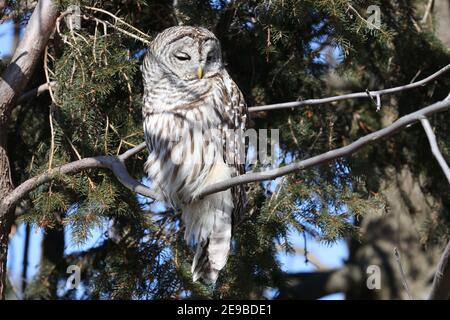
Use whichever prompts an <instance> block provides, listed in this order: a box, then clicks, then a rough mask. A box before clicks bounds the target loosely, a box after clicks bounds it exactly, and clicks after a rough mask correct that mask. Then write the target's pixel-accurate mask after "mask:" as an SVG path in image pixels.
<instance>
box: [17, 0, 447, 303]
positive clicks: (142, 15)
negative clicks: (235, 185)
mask: <svg viewBox="0 0 450 320" xmlns="http://www.w3.org/2000/svg"><path fill="white" fill-rule="evenodd" d="M418 3H420V1H409V0H403V1H388V0H377V1H371V3H370V4H371V5H378V6H379V7H380V8H381V12H382V16H381V19H382V24H381V26H380V28H379V29H377V28H375V29H370V28H368V22H367V21H366V20H367V16H368V15H367V12H366V9H367V6H368V4H367V2H366V1H357V0H352V1H350V0H335V1H325V0H320V1H317V0H316V1H308V0H304V1H303V0H302V1H294V0H285V1H278V0H277V1H275V0H274V1H270V0H265V1H234V2H233V1H225V0H216V1H206V0H186V1H178V6H177V8H173V6H172V1H164V0H155V1H144V0H139V1H89V0H82V1H71V0H64V1H61V2H60V5H61V9H62V11H64V10H66V8H67V7H68V6H69V5H70V4H80V5H81V8H82V9H81V12H82V14H83V15H85V18H84V19H82V28H81V29H80V30H73V31H71V30H70V29H69V28H68V27H67V25H66V24H65V23H64V22H63V21H61V24H60V27H61V33H60V34H59V33H55V35H54V37H53V39H52V41H51V43H50V44H49V47H48V55H47V58H48V65H47V67H48V72H49V78H50V79H49V80H52V81H57V83H58V86H57V87H56V89H55V90H53V92H52V98H50V97H48V96H41V97H39V98H37V99H34V100H32V101H29V102H27V103H24V104H23V105H22V106H20V107H18V108H16V109H15V110H14V117H15V121H14V122H13V123H14V127H13V128H11V130H10V131H11V137H12V138H11V139H10V141H11V147H10V150H11V151H12V154H11V159H13V163H12V165H13V168H14V170H13V172H15V176H14V177H13V179H14V181H17V182H20V181H23V180H24V179H26V178H27V177H29V176H34V175H36V174H38V173H41V172H44V171H45V170H47V169H48V168H49V166H51V167H55V166H58V165H61V164H64V163H68V162H70V161H75V160H78V159H79V158H84V157H89V156H96V155H102V154H107V155H113V154H120V153H122V152H124V151H125V150H127V149H128V148H129V147H130V146H134V145H137V144H139V143H141V141H142V140H143V132H142V118H141V96H142V82H141V76H140V72H139V65H140V61H141V59H142V57H143V55H144V54H145V44H144V43H143V42H141V41H138V40H136V39H134V38H132V37H130V36H128V35H127V34H126V32H130V33H133V34H135V33H136V32H135V31H134V30H133V29H131V28H130V27H128V26H126V25H125V24H122V23H120V22H117V21H114V19H113V18H112V17H111V16H108V15H107V14H105V13H102V12H96V11H93V10H90V9H88V8H86V7H84V6H90V7H93V6H95V7H96V8H102V9H104V10H107V11H109V12H111V13H115V14H117V16H119V17H120V18H121V19H123V21H126V23H128V24H130V25H131V26H134V27H136V28H138V29H140V30H142V31H143V32H145V33H146V34H148V35H149V36H148V38H146V39H145V38H144V39H145V40H148V39H150V40H151V39H152V38H153V37H154V36H155V35H156V34H157V33H158V32H159V31H161V30H163V29H164V28H166V27H169V26H171V25H174V24H175V23H176V22H177V21H178V22H180V23H183V24H187V25H201V26H205V27H207V28H209V29H211V30H213V31H214V32H215V33H216V34H217V36H218V37H219V39H220V40H221V44H222V49H223V52H224V58H225V60H226V62H227V64H228V66H227V68H228V69H229V71H230V73H231V75H232V77H233V79H235V80H236V82H237V84H238V85H239V86H240V88H241V89H242V91H243V92H244V95H245V97H246V100H247V102H248V104H249V106H251V105H262V104H269V103H276V102H286V101H295V100H301V99H307V98H318V97H324V96H328V95H337V94H341V93H343V92H349V91H364V90H365V89H366V88H368V89H370V90H372V89H374V90H376V89H380V88H383V87H390V86H395V85H399V84H404V83H409V82H410V81H411V79H413V78H414V76H415V75H416V73H417V71H418V70H421V75H428V74H431V73H432V72H435V71H436V70H437V69H439V68H440V67H442V66H444V65H445V64H448V63H449V61H450V55H449V52H448V50H446V49H445V48H444V47H442V45H441V44H440V43H439V42H438V41H437V40H436V39H435V38H434V36H433V34H432V31H433V30H427V29H424V30H422V32H418V31H417V30H416V28H415V27H414V24H413V23H412V22H411V21H412V19H416V17H417V15H418V13H417V12H415V10H414V9H413V8H414V6H417V5H418ZM24 17H25V13H24ZM95 18H97V19H101V20H102V21H108V22H110V23H111V24H112V26H113V27H112V26H111V25H103V24H102V23H101V22H99V21H96V20H95ZM365 19H366V20H365ZM114 26H115V27H120V28H122V30H123V31H126V32H121V31H119V30H117V29H116V28H115V27H114ZM139 36H140V37H143V36H142V35H139ZM424 57H427V58H426V59H424ZM42 69H45V68H42ZM330 74H331V75H334V76H335V77H339V79H340V80H339V81H340V82H342V83H345V86H341V87H339V86H337V87H336V86H333V85H332V84H331V80H330ZM45 81H46V79H45V75H44V74H43V72H37V74H36V75H35V77H34V78H33V79H32V85H31V86H33V85H34V86H37V85H39V84H41V83H43V82H45ZM449 81H450V80H449V78H448V77H447V78H446V80H445V79H444V80H443V82H440V83H435V84H433V85H431V87H424V88H421V89H418V90H415V91H409V92H405V93H401V94H399V96H398V99H397V100H394V99H391V100H389V99H390V98H383V110H382V112H377V111H376V107H375V106H374V104H373V102H372V101H371V100H370V99H367V100H352V101H350V100H349V101H342V102H339V103H334V104H331V105H323V106H309V107H304V108H299V109H295V110H294V109H292V110H283V111H270V112H261V113H258V114H253V115H252V122H253V123H252V125H253V127H254V128H257V129H258V128H267V129H271V128H279V129H280V138H281V145H280V155H279V163H280V165H284V164H287V163H290V162H292V161H295V160H299V159H303V158H307V157H310V156H312V155H316V154H319V153H323V152H326V151H328V150H331V149H334V148H336V147H339V146H342V145H345V144H348V143H349V142H351V141H353V140H355V139H357V138H358V137H361V136H362V135H365V134H367V133H369V132H371V131H375V130H378V129H380V128H382V127H384V126H385V125H386V121H388V120H386V116H385V114H386V113H392V117H393V118H394V119H395V118H397V117H399V116H401V115H403V114H406V113H409V112H411V111H413V110H417V109H418V108H421V107H423V106H426V105H428V104H430V103H432V102H433V101H437V100H438V99H442V98H444V97H445V96H446V95H447V94H448V88H449V87H450V83H449ZM446 90H447V91H446ZM447 118H448V112H447V113H441V114H437V115H435V116H433V117H432V118H431V119H430V120H431V121H432V123H433V124H434V125H435V128H436V132H437V134H438V139H439V142H440V144H441V145H440V146H441V150H442V151H443V153H444V156H445V157H446V158H447V159H449V158H450V140H449V139H448V137H449V130H450V128H449V125H448V121H447ZM50 122H51V125H50ZM391 122H392V121H391ZM424 150H428V142H427V140H426V137H425V135H424V134H423V133H422V131H421V128H420V127H414V128H410V129H408V130H406V131H404V132H402V133H399V134H398V135H397V136H395V137H392V138H391V139H390V140H389V141H383V142H380V143H377V144H374V145H371V146H368V147H365V148H364V149H363V150H362V151H360V152H359V153H357V154H355V155H353V156H352V157H351V158H349V159H340V160H338V161H335V162H333V163H330V164H327V165H322V166H320V167H317V168H314V169H311V170H306V171H301V172H298V173H296V174H292V175H289V176H286V177H283V178H282V179H278V180H277V181H276V182H270V183H255V184H251V185H249V188H248V205H247V210H246V218H245V220H244V222H243V223H242V224H241V225H240V226H239V228H238V229H237V230H236V233H235V237H234V240H233V245H232V248H233V250H232V252H233V253H232V255H231V256H230V258H229V261H228V264H227V266H226V269H224V271H223V272H222V273H221V275H220V278H219V281H218V284H217V288H216V289H215V290H213V289H212V288H209V287H206V286H204V285H202V284H201V283H192V280H191V274H190V262H191V261H190V259H191V257H192V249H191V248H189V247H187V246H186V245H185V244H184V241H183V239H182V233H183V227H182V225H181V223H180V214H179V212H176V211H173V210H169V209H167V208H162V206H161V205H158V204H155V203H154V202H152V201H150V200H148V199H144V198H142V197H140V196H136V195H135V194H133V193H132V192H130V191H128V190H127V189H126V188H125V187H123V186H122V185H121V184H120V183H119V182H118V181H117V180H116V179H115V177H114V176H113V175H112V173H110V172H108V171H97V170H91V171H87V172H83V173H80V174H76V175H73V176H60V177H59V178H58V179H56V180H55V181H53V182H52V183H50V184H46V185H44V186H42V187H40V188H38V189H36V190H35V191H34V192H33V193H32V194H31V196H30V200H31V201H30V202H29V208H28V209H27V210H26V213H25V214H24V215H22V216H21V217H20V221H24V222H27V223H31V224H33V225H36V226H38V227H40V228H44V229H45V230H50V229H52V228H57V227H58V226H61V225H62V226H64V228H65V230H66V232H68V230H70V235H71V240H70V241H71V243H72V244H82V243H84V242H85V241H86V240H87V239H89V238H90V237H91V236H92V234H93V232H94V230H96V228H98V227H100V228H103V231H105V226H107V230H106V232H105V234H104V236H103V237H102V239H101V240H99V242H98V243H97V244H96V246H94V247H92V248H91V249H89V250H87V251H83V252H78V253H73V254H70V255H64V256H63V257H61V261H62V262H61V264H62V266H61V265H59V266H57V265H53V264H52V263H51V262H49V261H45V262H44V263H42V265H41V268H40V272H39V274H38V275H37V277H36V279H35V280H34V281H33V283H31V284H30V285H29V286H28V291H27V297H28V298H33V299H35V298H44V299H45V298H51V297H58V298H67V299H69V298H74V297H75V296H74V292H73V291H67V290H65V289H64V286H65V279H66V278H67V274H66V273H65V267H64V266H68V265H72V264H76V265H79V266H80V267H81V268H82V285H83V289H84V290H83V296H82V298H84V299H97V298H101V299H105V298H115V299H165V298H198V297H200V298H261V297H264V296H265V295H266V291H267V289H268V288H275V289H278V288H281V287H282V286H283V285H284V281H285V278H284V277H283V275H284V272H283V268H282V266H281V264H280V261H279V259H278V258H277V257H278V252H279V250H280V248H281V249H282V250H286V251H288V252H292V251H293V244H292V243H291V240H292V236H293V235H302V236H305V237H307V238H314V239H316V240H318V241H322V242H323V243H326V244H331V243H334V242H336V241H338V240H340V239H343V238H345V237H353V238H354V239H358V235H359V230H358V221H359V219H361V217H362V216H364V215H365V214H366V213H367V212H370V211H371V210H375V209H376V208H378V209H379V208H384V206H385V201H384V199H383V198H382V197H381V196H380V194H379V193H378V188H379V183H380V179H382V178H383V174H384V173H383V172H381V171H380V168H383V167H385V166H387V165H389V164H391V165H394V166H397V167H398V166H400V164H403V163H408V164H409V165H410V166H411V167H412V168H413V169H414V172H416V173H417V175H423V176H425V177H427V179H425V181H424V184H425V185H426V186H427V188H428V190H429V192H430V193H432V194H433V195H435V196H436V197H438V198H439V199H442V202H443V206H444V208H447V210H448V208H449V207H450V202H449V201H450V200H449V199H450V193H449V192H450V191H449V188H448V185H447V184H446V181H445V178H444V177H443V175H442V173H441V172H440V170H439V168H438V165H437V164H436V163H435V162H434V160H433V159H432V158H430V155H429V152H428V151H424ZM145 158H146V154H145V152H143V153H141V154H139V155H138V156H135V157H133V159H129V160H128V161H127V168H128V170H129V172H130V174H131V175H132V176H134V177H136V178H137V179H142V178H143V177H144V176H145V174H144V172H143V165H144V162H145ZM424 163H426V164H427V165H424ZM249 169H254V170H257V169H258V167H257V166H256V167H255V168H249ZM448 219H449V217H448V215H444V214H439V215H438V220H437V221H429V222H428V224H427V225H424V227H423V229H422V230H421V233H422V238H423V239H424V242H427V243H433V242H436V241H438V239H442V236H443V235H445V234H447V235H448V234H449V231H450V229H449V228H450V221H448ZM52 281H53V283H56V287H57V288H59V290H57V291H55V290H53V292H52V289H51V288H52Z"/></svg>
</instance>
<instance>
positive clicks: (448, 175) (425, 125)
mask: <svg viewBox="0 0 450 320" xmlns="http://www.w3.org/2000/svg"><path fill="white" fill-rule="evenodd" d="M420 122H421V123H422V127H423V129H424V130H425V133H426V134H427V138H428V141H429V142H430V146H431V152H432V153H433V155H434V157H435V158H436V160H437V162H438V163H439V165H440V166H441V169H442V171H443V172H444V175H445V177H446V178H447V180H448V183H450V168H449V167H448V164H447V162H445V159H444V156H443V155H442V153H441V151H440V150H439V146H438V144H437V141H436V135H435V134H434V132H433V129H432V128H431V125H430V122H429V121H428V119H427V118H423V119H420Z"/></svg>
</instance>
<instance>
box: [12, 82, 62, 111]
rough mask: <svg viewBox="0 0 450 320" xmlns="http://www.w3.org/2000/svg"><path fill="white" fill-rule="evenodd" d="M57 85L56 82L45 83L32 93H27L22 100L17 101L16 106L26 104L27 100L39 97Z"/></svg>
mask: <svg viewBox="0 0 450 320" xmlns="http://www.w3.org/2000/svg"><path fill="white" fill-rule="evenodd" d="M55 85H56V81H52V82H50V83H44V84H42V85H40V86H39V87H37V88H34V89H31V90H30V91H27V92H26V93H24V94H23V95H21V96H20V98H19V99H17V103H16V104H17V105H19V104H21V103H23V102H26V101H27V100H29V99H31V98H34V97H38V96H40V95H41V94H42V93H44V92H46V91H48V89H49V87H54V86H55Z"/></svg>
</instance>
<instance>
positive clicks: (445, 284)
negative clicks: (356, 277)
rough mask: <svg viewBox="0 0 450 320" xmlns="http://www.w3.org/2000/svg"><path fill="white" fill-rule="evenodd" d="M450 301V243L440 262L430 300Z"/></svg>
mask: <svg viewBox="0 0 450 320" xmlns="http://www.w3.org/2000/svg"><path fill="white" fill-rule="evenodd" d="M448 299H450V242H449V243H448V244H447V247H446V248H445V250H444V253H443V254H442V257H441V260H440V261H439V264H438V267H437V271H436V274H435V276H434V280H433V285H432V287H431V293H430V296H429V300H448Z"/></svg>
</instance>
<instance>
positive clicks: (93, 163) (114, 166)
mask: <svg viewBox="0 0 450 320" xmlns="http://www.w3.org/2000/svg"><path fill="white" fill-rule="evenodd" d="M449 109H450V101H449V100H446V101H441V102H438V103H435V104H433V105H431V106H429V107H426V108H423V109H421V110H419V111H416V112H414V113H411V114H408V115H406V116H404V117H402V118H400V119H398V120H397V121H395V122H394V123H392V124H391V125H390V126H388V127H386V128H384V129H381V130H379V131H376V132H373V133H371V134H369V135H367V136H364V137H362V138H360V139H358V140H356V141H355V142H353V143H351V144H349V145H347V146H345V147H341V148H338V149H335V150H331V151H328V152H326V153H323V154H320V155H318V156H315V157H312V158H309V159H305V160H302V161H299V162H296V163H293V164H290V165H287V166H284V167H281V168H277V169H272V170H268V171H266V172H253V173H247V174H244V175H241V176H237V177H234V178H231V179H229V180H226V181H223V182H221V183H216V184H213V185H211V186H208V187H206V188H205V190H203V192H202V193H201V194H200V196H201V197H203V196H206V195H209V194H213V193H217V192H220V191H224V190H227V189H229V188H231V187H233V186H236V185H239V184H246V183H251V182H258V181H264V180H273V179H275V178H278V177H281V176H284V175H287V174H290V173H293V172H296V171H300V170H304V169H307V168H311V167H314V166H317V165H320V164H324V163H327V162H330V161H332V160H335V159H338V158H341V157H343V156H348V155H351V154H352V153H354V152H356V151H358V150H359V149H361V148H362V147H364V146H366V145H368V144H371V143H373V142H374V141H377V140H380V139H382V138H387V137H389V136H391V135H392V134H394V133H396V132H397V131H399V130H401V129H403V128H405V127H407V126H409V125H411V124H413V123H415V122H418V121H420V120H421V119H423V118H424V117H426V116H428V115H431V114H433V113H437V112H442V111H445V110H449ZM144 149H145V143H141V144H140V145H138V146H136V147H135V148H133V149H130V150H128V151H127V152H125V153H124V154H122V155H120V156H119V157H116V156H99V157H92V158H85V159H81V160H79V161H75V162H72V163H69V164H65V165H63V166H61V167H57V168H54V169H52V170H49V171H47V172H45V173H43V174H41V175H39V176H36V177H34V178H31V179H29V180H27V181H25V182H24V183H22V184H21V185H20V186H19V187H17V188H16V189H15V190H14V191H13V192H11V193H10V194H8V195H7V196H6V197H5V198H4V199H3V201H2V202H1V203H0V209H2V208H9V207H11V206H13V205H14V204H16V203H17V202H18V201H20V200H21V199H22V198H23V197H25V196H26V195H27V194H28V193H29V192H30V191H32V190H33V189H35V188H37V187H38V186H40V185H42V184H44V183H47V182H49V181H51V180H52V179H55V178H56V177H57V176H58V175H61V174H73V173H78V172H81V171H83V170H87V169H92V168H103V169H109V170H111V171H112V172H113V173H114V174H115V176H116V177H117V179H118V180H119V181H120V182H121V183H122V184H123V185H124V186H125V187H127V188H128V189H130V190H132V191H134V192H136V193H138V194H141V195H143V196H146V197H150V198H153V199H155V200H162V199H161V196H159V195H157V194H156V193H155V192H153V191H152V190H150V189H149V188H147V187H145V186H144V185H142V184H141V183H139V182H137V181H136V180H134V179H133V178H132V177H131V176H130V175H129V173H128V172H127V170H126V167H125V165H124V161H125V160H126V159H128V158H129V157H131V156H133V155H135V154H137V153H139V152H140V151H142V150H144ZM0 212H2V210H0Z"/></svg>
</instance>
